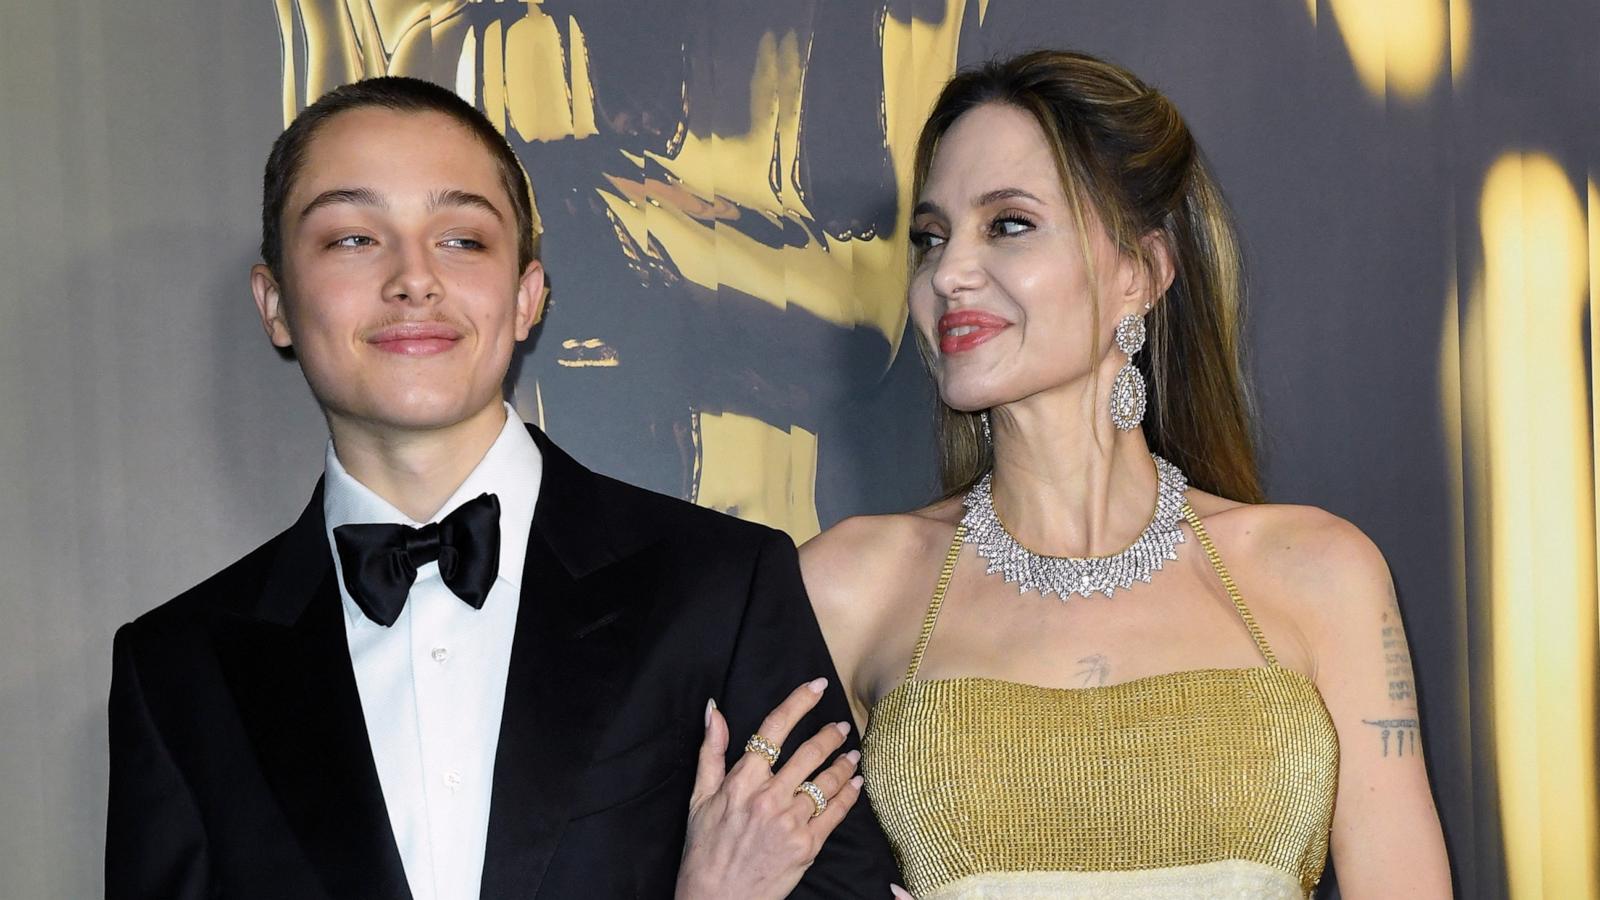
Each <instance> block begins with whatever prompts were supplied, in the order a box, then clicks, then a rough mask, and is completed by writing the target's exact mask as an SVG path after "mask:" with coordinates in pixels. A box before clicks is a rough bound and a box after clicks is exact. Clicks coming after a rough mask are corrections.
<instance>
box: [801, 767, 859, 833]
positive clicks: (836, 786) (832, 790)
mask: <svg viewBox="0 0 1600 900" xmlns="http://www.w3.org/2000/svg"><path fill="white" fill-rule="evenodd" d="M860 760H861V753H860V752H859V751H856V750H851V751H850V752H849V753H844V754H840V756H839V758H838V759H836V760H834V761H833V764H832V765H830V766H828V767H827V768H826V769H823V770H822V771H821V772H818V773H817V774H816V775H814V776H812V777H811V783H812V784H814V785H816V786H817V789H818V790H820V791H822V796H823V797H825V798H827V801H828V808H827V809H825V810H824V811H823V812H822V813H821V814H820V815H818V816H817V817H816V818H817V819H821V818H822V817H823V816H825V815H827V814H828V813H830V812H833V811H834V807H836V806H838V803H837V802H836V801H841V800H843V799H844V798H843V797H841V796H840V794H841V792H842V791H844V790H845V788H846V787H847V783H848V782H849V781H850V776H852V775H854V774H855V773H856V763H858V762H860ZM794 807H795V809H796V810H797V811H798V813H799V814H800V815H802V816H804V817H806V818H810V817H811V814H812V812H813V811H814V810H815V809H816V803H815V802H814V801H813V800H812V799H811V796H810V795H809V794H807V793H805V792H804V791H803V790H801V789H800V788H795V794H794ZM848 811H849V807H845V809H844V810H843V812H848ZM812 824H813V825H816V824H817V823H816V822H812ZM825 833H826V832H825Z"/></svg>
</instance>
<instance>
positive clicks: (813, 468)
mask: <svg viewBox="0 0 1600 900" xmlns="http://www.w3.org/2000/svg"><path fill="white" fill-rule="evenodd" d="M695 418H696V424H697V426H698V427H697V428H696V435H695V438H696V448H695V449H696V451H697V452H698V453H699V454H700V466H701V471H702V473H710V472H715V473H716V477H715V478H707V477H701V478H700V483H699V490H698V493H697V495H696V496H695V498H694V500H695V502H696V503H698V504H700V505H701V506H706V507H710V508H711V509H720V510H723V511H726V512H730V513H732V514H734V515H737V516H738V517H739V518H741V519H745V520H747V521H751V522H760V523H761V524H763V525H768V526H771V527H773V528H777V529H780V530H782V531H786V532H788V533H789V536H790V537H792V538H794V540H795V543H801V542H804V541H806V540H809V539H810V538H812V537H814V536H815V535H816V534H817V532H819V531H821V530H822V527H821V525H820V524H819V522H818V520H817V506H816V502H815V496H816V489H817V436H816V435H814V434H812V433H811V432H809V431H807V430H805V429H804V428H801V427H800V426H798V425H794V426H790V427H789V428H787V429H783V428H777V427H774V426H772V425H769V424H767V423H766V422H763V421H761V420H760V419H757V418H754V417H752V416H742V415H738V414H736V413H721V414H714V413H699V414H697V415H696V417H695Z"/></svg>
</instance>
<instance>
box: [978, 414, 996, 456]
mask: <svg viewBox="0 0 1600 900" xmlns="http://www.w3.org/2000/svg"><path fill="white" fill-rule="evenodd" d="M978 421H980V422H982V423H983V442H984V443H985V444H988V445H989V446H990V447H993V446H994V433H993V432H991V431H990V430H989V411H988V410H987V409H986V410H984V411H983V412H981V413H978Z"/></svg>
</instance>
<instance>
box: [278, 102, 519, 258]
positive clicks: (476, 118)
mask: <svg viewBox="0 0 1600 900" xmlns="http://www.w3.org/2000/svg"><path fill="white" fill-rule="evenodd" d="M367 107H377V108H380V109H392V110H396V111H398V112H436V113H441V114H443V115H446V116H449V117H450V118H452V119H454V120H456V121H457V122H460V123H461V124H462V125H463V126H465V127H466V128H467V130H468V131H471V132H472V133H473V135H475V136H476V137H477V138H478V140H479V141H480V142H482V143H483V146H484V147H486V148H487V149H488V150H489V152H490V153H491V154H493V155H494V159H495V164H496V165H497V166H498V167H499V169H500V181H501V183H502V185H503V186H504V187H505V190H506V194H507V195H508V196H510V197H511V206H512V209H513V211H514V212H515V213H516V224H517V271H518V272H521V271H523V270H525V269H526V268H527V267H528V263H530V262H532V261H533V260H535V259H538V258H539V243H538V238H537V236H536V235H535V234H534V232H533V198H532V192H531V191H530V189H529V186H528V176H527V175H526V174H525V173H524V172H523V171H522V164H521V163H520V162H518V161H517V154H516V153H515V152H514V151H513V150H512V149H511V145H510V144H508V143H506V139H505V136H504V135H502V134H501V133H500V132H499V131H498V130H497V129H496V128H495V127H494V125H493V124H491V123H490V122H489V119H488V117H487V116H485V115H484V114H483V113H481V112H479V111H478V110H477V109H475V108H474V107H473V106H472V104H470V103H468V102H466V101H465V100H462V99H461V98H460V97H458V96H456V95H455V94H454V93H452V92H451V91H449V90H448V89H446V88H442V87H440V86H439V85H437V84H434V83H433V82H431V81H423V80H422V79H420V78H407V77H404V76H400V75H385V76H382V77H379V78H367V79H364V80H361V81H356V82H352V83H351V84H346V85H342V86H340V87H337V88H334V89H333V90H331V91H329V92H328V93H326V94H323V95H322V96H321V97H320V98H318V100H317V102H315V103H313V104H311V105H310V106H308V107H306V108H305V109H304V110H302V111H301V112H300V114H299V115H298V116H295V117H294V121H293V122H290V123H289V127H288V128H285V129H284V130H283V133H282V134H280V135H278V139H277V140H276V141H274V142H273V143H272V152H271V153H270V154H268V156H267V171H266V175H265V176H264V177H263V178H262V184H261V259H262V261H263V262H265V263H266V264H267V268H269V269H271V270H272V272H273V274H275V275H277V276H279V277H282V276H283V206H284V203H285V202H286V201H287V200H288V197H289V191H290V189H292V188H293V187H294V179H295V177H296V176H297V175H299V174H300V166H301V165H302V164H303V163H304V162H305V156H306V148H307V147H309V146H310V145H311V139H312V138H313V137H315V136H316V133H317V130H318V129H319V128H321V127H322V125H323V124H324V123H326V122H327V121H328V120H329V119H332V118H333V117H334V116H336V115H338V114H339V113H342V112H346V111H348V110H352V109H363V108H367Z"/></svg>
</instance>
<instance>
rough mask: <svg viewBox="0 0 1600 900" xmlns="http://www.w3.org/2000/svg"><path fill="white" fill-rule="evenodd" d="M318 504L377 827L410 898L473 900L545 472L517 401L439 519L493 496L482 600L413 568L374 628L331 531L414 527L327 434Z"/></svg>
mask: <svg viewBox="0 0 1600 900" xmlns="http://www.w3.org/2000/svg"><path fill="white" fill-rule="evenodd" d="M325 468H326V478H325V486H324V488H323V498H322V509H323V514H324V516H325V517H326V519H327V528H328V546H329V548H330V550H331V551H332V552H333V559H334V566H335V569H336V571H337V574H338V576H339V594H340V596H341V597H343V598H344V611H345V636H346V638H348V640H349V644H350V661H351V662H352V663H353V664H354V666H355V675H356V687H357V688H358V690H359V691H360V694H361V710H362V712H363V714H364V715H365V717H366V722H367V737H368V740H369V741H370V743H371V745H372V758H373V762H374V763H376V764H377V769H378V783H379V784H380V785H381V786H382V788H383V800H384V804H385V805H386V806H387V807H388V810H389V824H390V826H391V827H393V829H394V836H395V840H396V842H398V844H399V846H400V861H401V862H402V863H403V864H404V866H405V872H406V880H407V881H408V882H409V883H410V885H411V894H412V896H413V897H415V898H416V900H475V898H477V896H478V888H479V884H480V882H481V880H482V877H483V855H484V846H485V841H486V839H487V835H488V829H489V797H490V793H491V789H492V787H493V784H494V755H495V747H496V746H497V745H498V744H499V740H500V713H501V710H502V709H503V708H504V706H505V696H506V670H507V668H508V667H509V665H510V662H511V639H512V635H513V633H514V632H515V629H516V621H517V607H518V605H519V603H520V601H521V599H522V598H521V596H520V595H521V592H522V567H523V561H524V558H525V556H526V553H527V546H528V531H529V529H530V528H531V527H532V524H533V508H534V504H535V502H536V501H537V500H538V497H539V482H540V476H541V473H542V470H543V465H542V458H541V457H540V455H539V448H538V446H537V445H536V444H534V442H533V438H532V437H531V436H530V435H529V434H528V431H527V429H526V428H525V427H524V426H523V425H522V422H521V421H520V418H519V417H518V415H517V413H516V411H515V410H513V409H512V408H511V407H510V406H509V405H507V406H506V425H505V428H504V429H503V430H501V432H500V436H499V437H498V438H496V439H495V442H494V444H493V445H492V446H490V448H489V451H488V453H486V454H485V455H484V457H483V460H482V461H481V462H479V463H478V465H477V467H476V468H474V469H473V470H472V474H470V475H468V476H467V479H466V481H464V482H462V483H461V487H459V488H457V489H456V492H455V493H454V494H452V495H451V497H450V499H449V500H447V501H445V504H444V506H442V507H440V508H439V512H438V513H437V515H436V516H435V517H434V519H433V521H435V522H437V521H438V520H439V519H442V518H444V517H445V516H446V515H448V514H449V513H451V512H453V511H454V510H455V509H456V508H457V507H459V506H460V505H461V504H463V503H465V502H467V501H468V500H471V499H473V498H475V497H477V496H478V495H479V494H483V493H491V494H495V495H496V496H498V497H499V500H500V572H499V575H498V576H497V577H496V579H495V582H494V586H493V587H492V588H490V590H489V596H488V598H487V599H486V600H485V601H484V604H483V608H482V609H473V608H472V607H470V606H468V605H467V604H466V603H465V602H463V601H462V600H461V599H460V598H458V597H457V596H456V595H455V594H452V593H451V592H450V589H449V588H447V587H445V584H444V581H443V579H442V578H441V577H440V575H439V564H438V563H437V562H432V563H428V564H427V565H424V566H420V567H418V569H417V580H416V582H415V583H414V584H413V585H412V587H411V593H410V595H409V596H408V598H407V600H406V605H405V608H404V609H403V610H402V611H401V613H400V617H399V618H398V619H397V620H396V621H395V623H394V624H393V625H392V626H390V627H387V628H385V627H384V626H382V625H379V624H377V623H376V622H373V621H372V620H371V619H368V618H367V617H366V615H365V614H363V613H362V612H361V608H360V607H358V606H357V605H356V603H355V601H354V600H352V599H351V597H350V593H349V591H348V590H346V588H345V585H344V573H343V571H341V570H340V566H339V553H338V549H337V548H336V547H335V545H334V543H333V529H335V528H337V527H339V526H340V525H346V524H351V523H357V524H361V523H374V522H383V523H398V524H404V525H410V526H412V527H420V526H422V525H424V524H426V523H423V522H416V521H413V520H412V519H410V518H408V517H407V516H406V515H405V514H404V513H402V512H400V511H399V510H397V509H395V508H394V506H393V505H391V504H390V503H388V502H387V501H385V500H384V499H383V498H381V497H379V496H378V495H377V494H375V493H373V492H372V491H371V490H370V489H369V488H367V486H366V485H363V484H362V483H360V482H359V481H357V480H356V479H355V478H354V477H352V476H351V475H350V474H349V473H348V472H346V471H345V469H344V466H342V465H341V464H340V463H339V458H338V456H337V454H335V453H334V449H333V442H332V441H329V442H328V450H327V457H326V463H325Z"/></svg>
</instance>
